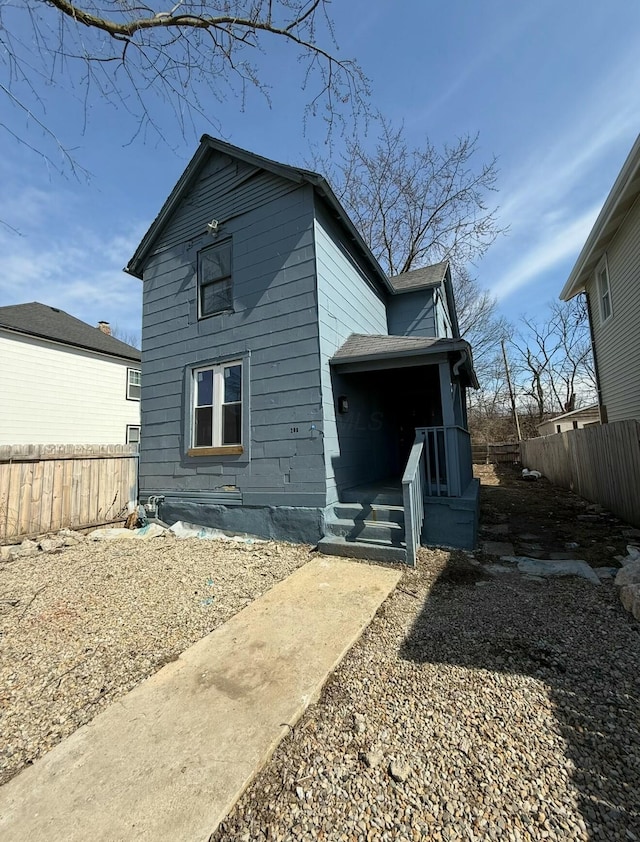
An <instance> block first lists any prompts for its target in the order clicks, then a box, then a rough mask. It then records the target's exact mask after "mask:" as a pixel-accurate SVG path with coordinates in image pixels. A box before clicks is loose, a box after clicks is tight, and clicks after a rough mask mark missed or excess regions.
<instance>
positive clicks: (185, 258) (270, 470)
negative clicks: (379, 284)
mask: <svg viewBox="0 0 640 842" xmlns="http://www.w3.org/2000/svg"><path fill="white" fill-rule="evenodd" d="M313 201H314V200H313V193H312V189H311V188H310V187H309V186H308V185H304V186H298V185H295V184H293V183H292V182H288V181H286V180H285V179H281V178H279V177H276V176H273V175H270V174H267V173H265V172H264V171H261V170H252V169H251V168H250V167H248V166H246V165H244V164H239V163H237V162H234V161H231V159H229V158H226V157H225V156H222V155H216V156H214V157H213V159H212V160H211V161H210V163H209V164H208V165H207V167H206V168H205V171H204V172H203V173H202V176H201V178H200V179H199V180H198V182H197V183H196V184H194V185H193V187H192V189H191V191H190V193H189V194H188V197H187V199H186V200H185V201H183V203H182V204H181V206H180V207H179V208H178V210H177V211H176V213H175V214H174V216H173V218H172V220H171V221H170V223H169V224H168V225H167V227H166V229H165V230H164V232H163V234H162V237H161V240H160V242H158V243H157V244H156V248H155V250H154V253H153V255H152V256H151V257H150V259H149V261H148V263H147V265H146V267H145V271H144V299H143V300H144V305H143V306H144V316H143V337H142V348H143V351H142V360H143V362H142V366H143V386H142V410H143V420H142V423H143V435H142V443H141V449H140V488H141V494H142V495H147V494H149V493H165V492H181V491H184V492H189V493H190V494H193V493H195V494H196V496H197V495H198V493H200V494H201V495H203V499H205V497H206V495H207V494H211V493H214V492H217V493H219V492H220V491H223V490H225V489H234V488H235V489H238V490H239V491H240V492H242V497H243V501H244V502H245V503H246V504H250V505H260V504H263V505H289V506H291V505H302V506H314V505H317V506H322V505H324V499H325V487H326V483H325V473H324V458H323V444H322V437H321V435H320V432H319V428H320V427H321V426H322V400H321V388H320V387H321V382H320V372H319V366H318V348H319V344H318V343H319V340H318V319H317V293H316V263H315V248H314V228H313V219H314V211H313ZM213 218H215V219H218V220H219V221H220V222H221V229H222V230H221V233H220V237H225V236H228V235H230V236H231V237H232V241H233V255H232V261H233V270H232V271H233V285H234V312H233V313H224V314H219V315H216V316H212V317H210V318H207V319H201V320H198V318H197V289H196V258H197V252H198V250H199V249H201V248H203V247H204V246H206V245H208V244H209V243H210V242H211V239H210V237H209V235H208V234H207V233H206V225H207V223H208V222H209V221H211V219H213ZM234 358H243V359H248V360H250V362H249V366H248V369H245V371H246V373H247V374H248V377H249V388H248V392H247V397H248V399H249V400H248V403H249V405H248V407H247V406H245V409H246V410H248V412H249V414H250V415H249V416H248V417H250V426H251V432H250V440H248V441H246V442H245V445H248V447H246V448H245V453H243V454H242V455H241V456H224V457H215V458H214V457H210V458H209V457H200V456H198V457H189V456H188V455H187V452H186V451H187V449H188V447H189V446H190V441H189V434H190V431H189V384H188V372H189V371H190V369H191V367H193V366H194V365H197V364H199V363H206V362H216V361H218V360H229V359H234ZM313 427H315V428H316V429H312V428H313ZM247 432H248V431H247ZM249 451H250V452H249ZM249 456H250V458H248V457H249Z"/></svg>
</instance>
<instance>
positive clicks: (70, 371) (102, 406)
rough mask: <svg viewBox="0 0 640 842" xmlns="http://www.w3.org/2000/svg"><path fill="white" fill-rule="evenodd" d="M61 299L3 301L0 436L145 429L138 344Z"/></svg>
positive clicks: (51, 437) (116, 434) (37, 440)
mask: <svg viewBox="0 0 640 842" xmlns="http://www.w3.org/2000/svg"><path fill="white" fill-rule="evenodd" d="M110 333H111V331H110V328H109V324H108V323H107V322H101V323H100V325H99V326H98V327H92V326H91V325H88V324H86V323H85V322H82V321H80V320H79V319H76V318H74V317H73V316H70V315H69V314H68V313H65V312H64V311H62V310H59V309H57V308H56V307H48V306H46V305H45V304H39V303H37V302H33V303H31V304H16V305H13V306H10V307H0V444H124V443H127V442H137V441H138V440H139V437H140V351H139V350H138V349H137V348H134V347H132V346H131V345H127V344H126V343H124V342H121V341H120V340H119V339H116V338H115V337H113V336H111V335H110Z"/></svg>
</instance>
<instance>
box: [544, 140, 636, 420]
mask: <svg viewBox="0 0 640 842" xmlns="http://www.w3.org/2000/svg"><path fill="white" fill-rule="evenodd" d="M579 292H586V294H587V300H588V304H589V321H590V323H591V333H592V339H593V350H594V358H595V364H596V377H597V381H598V402H599V404H600V416H601V419H602V422H603V423H606V422H607V421H623V420H625V419H629V418H632V419H636V420H638V421H640V135H639V136H638V138H637V139H636V142H635V143H634V145H633V148H632V150H631V152H630V153H629V156H628V158H627V160H626V161H625V162H624V164H623V166H622V169H621V171H620V174H619V175H618V178H617V179H616V181H615V184H614V185H613V187H612V188H611V192H610V193H609V195H608V196H607V199H606V201H605V203H604V206H603V208H602V210H601V211H600V214H599V216H598V218H597V219H596V221H595V224H594V226H593V228H592V229H591V233H590V234H589V236H588V238H587V241H586V243H585V245H584V247H583V249H582V251H581V252H580V256H579V257H578V260H577V261H576V265H575V266H574V267H573V270H572V272H571V274H570V276H569V279H568V281H567V282H566V284H565V285H564V288H563V290H562V292H561V293H560V298H562V300H563V301H568V300H569V299H570V298H573V296H574V295H577V294H578V293H579Z"/></svg>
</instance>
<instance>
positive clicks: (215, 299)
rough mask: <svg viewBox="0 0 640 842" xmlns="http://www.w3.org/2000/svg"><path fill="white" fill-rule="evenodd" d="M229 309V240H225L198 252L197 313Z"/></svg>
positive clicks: (209, 313) (208, 313)
mask: <svg viewBox="0 0 640 842" xmlns="http://www.w3.org/2000/svg"><path fill="white" fill-rule="evenodd" d="M231 309H233V286H232V282H231V240H225V241H224V242H222V243H216V244H215V245H213V246H209V248H206V249H203V250H202V251H201V252H199V253H198V315H199V316H200V318H202V317H204V316H213V315H214V314H215V313H222V312H224V311H225V310H231Z"/></svg>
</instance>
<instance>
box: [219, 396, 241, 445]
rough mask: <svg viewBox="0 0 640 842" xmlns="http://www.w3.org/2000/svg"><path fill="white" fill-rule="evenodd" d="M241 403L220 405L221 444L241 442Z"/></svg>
mask: <svg viewBox="0 0 640 842" xmlns="http://www.w3.org/2000/svg"><path fill="white" fill-rule="evenodd" d="M241 420H242V405H241V404H239V403H234V404H231V405H229V406H223V407H222V444H241V443H242V435H241V430H240V428H241Z"/></svg>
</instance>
